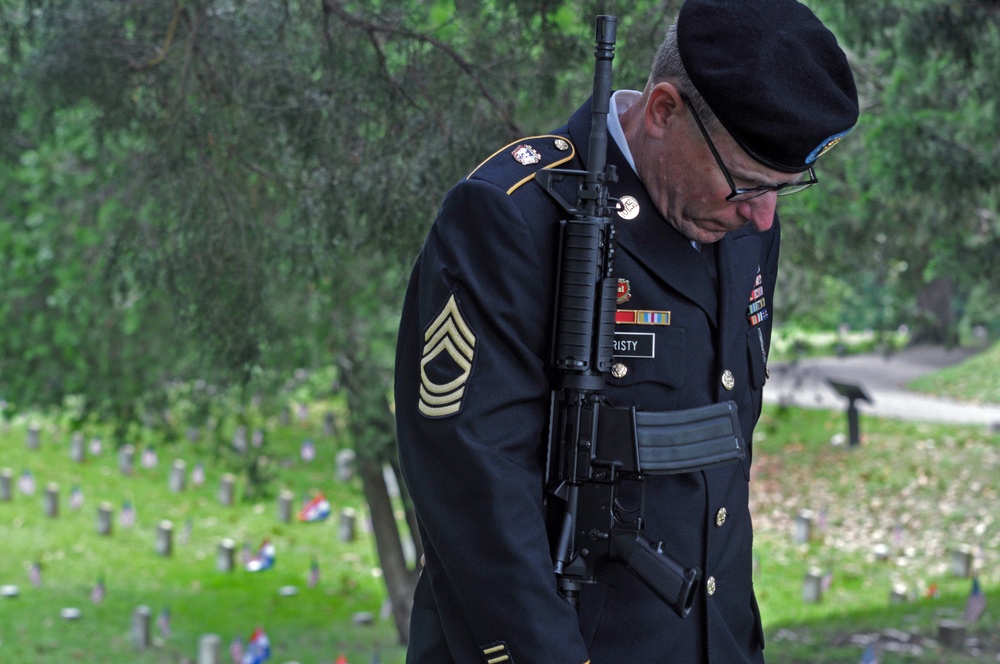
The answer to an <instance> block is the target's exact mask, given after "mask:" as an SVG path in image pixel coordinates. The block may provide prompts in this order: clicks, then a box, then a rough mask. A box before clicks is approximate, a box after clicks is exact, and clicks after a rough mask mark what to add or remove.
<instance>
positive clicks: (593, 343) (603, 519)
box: [535, 16, 744, 618]
mask: <svg viewBox="0 0 1000 664" xmlns="http://www.w3.org/2000/svg"><path fill="white" fill-rule="evenodd" d="M616 26H617V18H616V17H614V16H598V17H597V29H596V33H597V36H596V48H595V52H594V55H595V59H596V63H595V72H594V94H593V98H592V102H591V103H592V123H591V131H590V137H589V153H588V166H589V167H588V168H587V170H585V171H580V170H562V169H548V170H543V171H539V172H538V173H536V176H535V179H536V181H537V182H538V183H539V184H540V185H541V186H542V187H543V188H544V189H545V191H546V192H548V193H549V194H550V195H551V196H552V197H553V198H554V199H555V200H556V201H557V202H558V203H559V204H560V206H561V207H563V209H564V210H566V212H567V213H568V214H569V217H568V218H567V219H564V220H562V221H561V222H560V242H559V258H558V261H559V274H558V283H557V286H556V287H557V291H556V312H555V335H554V343H553V353H552V355H553V358H552V366H553V367H554V369H555V376H554V379H553V390H552V397H551V406H550V424H549V440H548V449H547V457H546V470H545V481H546V501H547V505H548V510H549V534H550V538H551V539H552V557H553V569H554V571H555V574H556V578H557V582H558V587H559V592H560V593H561V594H562V595H563V596H564V597H565V598H566V599H567V601H569V602H570V603H571V604H572V605H573V606H577V604H578V601H579V590H580V585H581V584H583V583H595V582H596V580H597V573H598V570H599V569H600V568H601V567H602V566H603V565H604V564H606V563H608V562H612V561H615V562H620V563H622V564H624V565H625V567H626V568H627V569H629V570H630V571H631V572H632V573H633V574H635V575H636V576H637V577H638V578H639V579H640V580H641V581H642V582H643V583H644V584H645V585H646V586H647V587H648V588H649V589H650V590H652V591H653V592H654V593H656V595H657V596H659V597H660V599H662V600H663V601H664V602H666V603H667V604H668V605H669V606H670V607H671V608H672V609H673V610H674V612H675V613H677V615H679V616H681V617H682V618H683V617H685V616H686V615H687V614H688V613H689V612H690V610H691V604H692V602H693V600H694V595H695V588H696V585H697V583H698V581H699V579H700V578H701V571H700V569H699V568H697V567H685V566H684V565H683V564H681V563H680V562H679V561H677V560H675V559H674V558H673V556H671V555H670V554H669V552H667V551H665V550H664V549H663V545H662V543H660V542H652V541H651V540H649V539H648V538H647V537H646V536H645V535H644V527H645V526H644V520H645V488H646V483H645V482H644V480H645V478H646V477H647V476H649V475H658V474H671V473H682V472H691V471H694V470H702V469H705V468H710V467H713V466H715V465H718V464H722V463H729V462H732V461H736V460H738V459H742V458H743V456H744V444H743V439H742V437H741V435H740V433H739V431H740V429H739V419H738V416H737V412H736V404H735V403H733V402H725V403H719V404H713V405H710V406H705V407H702V408H694V409H688V410H682V411H675V412H663V413H650V412H641V411H636V410H635V408H634V407H633V408H622V407H615V406H612V405H610V404H609V403H608V401H607V398H606V396H605V378H606V376H607V374H608V373H609V372H610V370H611V366H612V362H613V356H614V326H615V311H616V308H617V304H616V294H617V293H616V291H617V280H616V279H615V278H614V276H613V262H614V251H615V249H614V245H615V236H616V230H615V220H614V212H615V210H616V209H617V206H618V201H617V200H614V199H612V198H610V196H609V191H608V184H609V183H614V182H617V179H618V178H617V173H616V170H615V167H614V165H607V140H608V135H607V134H608V132H607V116H608V112H609V108H610V98H611V62H612V60H613V59H614V45H615V31H616ZM567 177H573V178H576V179H577V190H576V201H575V203H574V204H570V203H568V202H567V201H566V200H565V199H564V198H563V197H562V196H561V195H560V194H559V192H558V191H556V188H555V185H556V184H557V183H558V182H561V181H562V180H563V179H565V178H567ZM627 480H628V481H630V482H637V483H638V486H639V487H640V488H639V491H640V494H641V495H640V499H639V501H638V504H637V505H630V504H629V503H630V502H634V501H633V500H632V499H631V498H629V497H628V496H626V494H627V491H625V490H623V487H624V486H625V484H624V483H625V481H627Z"/></svg>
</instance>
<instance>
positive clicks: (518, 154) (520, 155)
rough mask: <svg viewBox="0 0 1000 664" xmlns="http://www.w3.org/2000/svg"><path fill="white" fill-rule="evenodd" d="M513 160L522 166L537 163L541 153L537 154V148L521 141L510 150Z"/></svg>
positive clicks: (540, 158)
mask: <svg viewBox="0 0 1000 664" xmlns="http://www.w3.org/2000/svg"><path fill="white" fill-rule="evenodd" d="M511 155H513V157H514V160H515V161H516V162H517V163H519V164H521V165H522V166H531V165H532V164H537V163H538V162H540V161H541V160H542V155H540V154H538V150H536V149H535V148H533V147H531V146H530V145H528V144H527V143H521V144H520V145H518V146H517V147H516V148H514V150H513V151H512V152H511Z"/></svg>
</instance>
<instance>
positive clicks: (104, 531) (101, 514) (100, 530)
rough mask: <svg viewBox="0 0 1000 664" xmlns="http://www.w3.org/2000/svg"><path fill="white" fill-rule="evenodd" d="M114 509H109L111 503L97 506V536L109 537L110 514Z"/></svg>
mask: <svg viewBox="0 0 1000 664" xmlns="http://www.w3.org/2000/svg"><path fill="white" fill-rule="evenodd" d="M113 509H114V508H113V507H111V503H107V502H104V503H101V504H100V505H98V506H97V534H98V535H110V534H111V518H112V517H111V513H112V510H113Z"/></svg>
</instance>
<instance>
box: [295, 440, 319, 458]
mask: <svg viewBox="0 0 1000 664" xmlns="http://www.w3.org/2000/svg"><path fill="white" fill-rule="evenodd" d="M299 455H300V456H301V457H302V460H303V461H305V462H309V461H312V460H313V459H315V458H316V445H315V444H314V443H313V442H312V438H306V439H305V440H303V441H302V449H300V450H299Z"/></svg>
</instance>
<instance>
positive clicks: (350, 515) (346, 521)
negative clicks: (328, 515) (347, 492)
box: [337, 507, 357, 542]
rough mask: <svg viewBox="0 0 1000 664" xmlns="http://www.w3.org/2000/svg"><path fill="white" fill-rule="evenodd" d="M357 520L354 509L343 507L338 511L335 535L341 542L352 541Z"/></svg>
mask: <svg viewBox="0 0 1000 664" xmlns="http://www.w3.org/2000/svg"><path fill="white" fill-rule="evenodd" d="M356 522H357V518H356V515H355V513H354V510H353V509H352V508H350V507H345V508H344V509H343V510H341V512H340V527H339V528H338V529H337V537H338V539H340V541H341V542H353V541H354V531H355V525H356Z"/></svg>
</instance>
